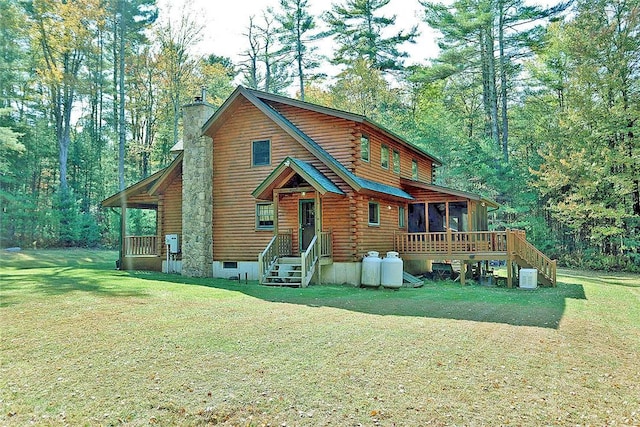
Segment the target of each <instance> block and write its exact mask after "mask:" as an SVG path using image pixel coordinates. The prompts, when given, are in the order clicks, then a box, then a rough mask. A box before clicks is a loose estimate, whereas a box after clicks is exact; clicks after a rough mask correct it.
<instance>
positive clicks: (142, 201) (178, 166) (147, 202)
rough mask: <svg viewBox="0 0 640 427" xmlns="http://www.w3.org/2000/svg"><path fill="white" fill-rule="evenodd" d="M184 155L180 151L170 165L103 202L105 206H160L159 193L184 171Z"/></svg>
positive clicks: (145, 207) (147, 207) (153, 207)
mask: <svg viewBox="0 0 640 427" xmlns="http://www.w3.org/2000/svg"><path fill="white" fill-rule="evenodd" d="M182 157H183V154H182V153H180V154H179V155H178V156H176V158H175V159H173V161H172V162H171V164H170V165H169V166H167V167H166V168H164V169H161V170H159V171H158V172H156V173H154V174H153V175H150V176H148V177H146V178H145V179H143V180H142V181H139V182H137V183H135V184H133V185H131V186H129V187H127V188H125V189H124V190H122V191H119V192H118V193H116V194H114V195H113V196H111V197H108V198H106V199H104V200H103V201H102V203H101V205H102V207H104V208H117V207H129V208H136V209H155V208H157V207H158V193H161V192H162V191H164V190H165V189H166V187H167V186H168V185H169V184H170V183H171V181H173V179H174V178H175V177H176V176H177V175H178V174H180V173H181V172H182Z"/></svg>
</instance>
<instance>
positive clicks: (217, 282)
mask: <svg viewBox="0 0 640 427" xmlns="http://www.w3.org/2000/svg"><path fill="white" fill-rule="evenodd" d="M130 275H131V276H132V277H136V278H139V279H152V280H159V281H166V282H171V283H182V284H185V285H195V286H207V287H212V288H217V289H225V290H228V291H233V292H240V293H242V294H245V295H248V296H251V297H254V298H258V299H261V300H263V301H269V302H277V303H286V304H299V305H305V306H308V307H332V308H338V309H343V310H349V311H355V312H360V313H367V314H373V315H379V316H411V317H427V318H442V319H455V320H470V321H476V322H492V323H505V324H510V325H517V326H537V327H543V328H558V326H559V324H560V320H561V319H562V316H563V314H564V311H565V308H566V300H567V299H568V298H572V299H586V296H585V293H584V289H583V287H582V285H579V284H566V283H559V284H558V286H557V287H555V288H538V289H536V290H522V289H517V288H514V289H506V288H498V287H486V286H480V285H470V286H464V287H462V286H461V285H460V284H458V283H453V282H426V283H425V286H423V287H422V288H402V289H400V290H388V289H371V288H356V287H353V286H348V285H321V286H310V287H308V288H303V289H300V288H287V287H269V286H262V285H258V284H257V282H255V281H249V282H248V283H245V282H244V281H240V282H238V281H232V280H225V279H211V278H208V279H204V278H185V277H181V276H173V275H165V274H159V273H143V272H131V273H130Z"/></svg>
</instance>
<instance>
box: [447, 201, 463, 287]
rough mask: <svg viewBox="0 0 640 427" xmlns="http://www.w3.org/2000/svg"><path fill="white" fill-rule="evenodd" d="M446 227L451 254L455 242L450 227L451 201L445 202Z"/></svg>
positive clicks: (448, 250)
mask: <svg viewBox="0 0 640 427" xmlns="http://www.w3.org/2000/svg"><path fill="white" fill-rule="evenodd" d="M444 212H445V214H444V221H445V224H444V227H445V230H447V242H449V247H448V248H447V252H448V253H449V255H451V247H452V245H453V242H452V241H451V238H452V237H453V236H452V235H451V228H450V227H449V202H445V204H444ZM462 284H463V285H464V282H462Z"/></svg>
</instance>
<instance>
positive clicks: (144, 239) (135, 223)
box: [102, 154, 182, 271]
mask: <svg viewBox="0 0 640 427" xmlns="http://www.w3.org/2000/svg"><path fill="white" fill-rule="evenodd" d="M181 172H182V154H180V155H178V156H177V157H176V158H175V159H174V160H173V162H172V163H171V164H170V165H169V166H168V167H167V168H165V169H162V170H160V171H158V172H156V173H154V174H153V175H150V176H149V177H147V178H145V179H144V180H142V181H140V182H138V183H136V184H134V185H132V186H130V187H127V188H126V189H125V190H123V191H121V192H119V193H116V194H114V195H113V196H111V197H109V198H107V199H105V200H103V201H102V206H103V207H105V208H114V209H117V208H119V209H120V238H121V239H120V248H119V258H118V262H117V267H118V268H119V269H121V270H149V271H162V269H163V260H165V258H166V252H167V251H166V246H165V241H164V237H163V236H164V235H165V234H170V233H174V234H178V235H179V236H180V237H181V222H180V217H179V210H180V208H181V200H178V199H175V197H173V196H172V197H173V198H171V197H170V198H169V199H167V198H166V197H165V194H164V193H165V190H166V188H167V187H168V186H169V185H176V184H175V182H179V181H180V180H179V179H178V180H176V179H175V178H177V177H179V176H180V174H181ZM174 199H175V200H174ZM163 218H164V220H165V221H163ZM171 256H173V257H174V258H179V256H180V255H179V254H172V255H171Z"/></svg>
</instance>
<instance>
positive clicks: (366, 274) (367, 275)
mask: <svg viewBox="0 0 640 427" xmlns="http://www.w3.org/2000/svg"><path fill="white" fill-rule="evenodd" d="M381 264H382V260H381V259H380V257H379V253H378V252H376V251H369V252H368V253H367V255H366V256H365V257H364V258H363V259H362V280H361V281H360V284H361V285H362V286H375V287H378V286H380V265H381Z"/></svg>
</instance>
